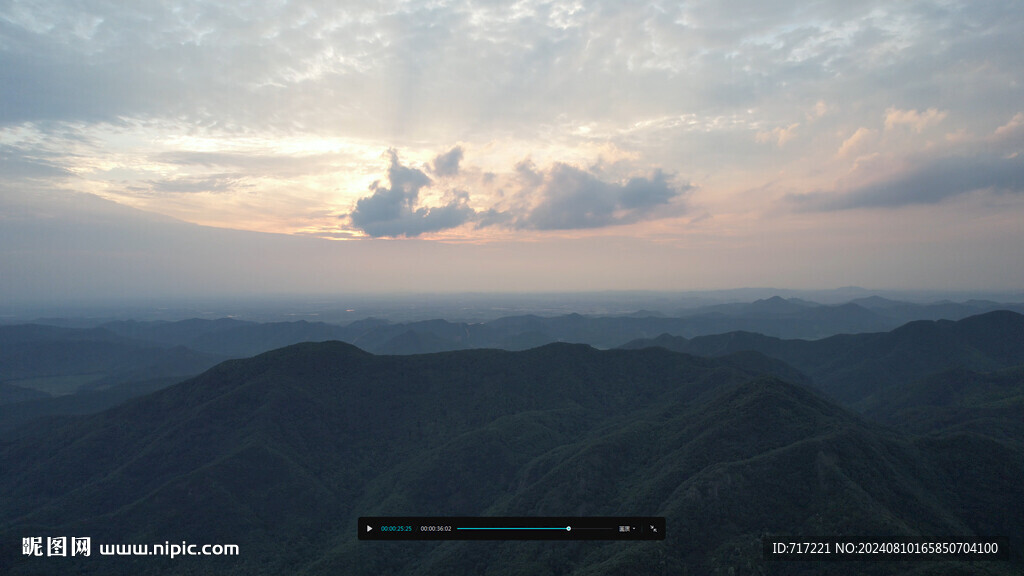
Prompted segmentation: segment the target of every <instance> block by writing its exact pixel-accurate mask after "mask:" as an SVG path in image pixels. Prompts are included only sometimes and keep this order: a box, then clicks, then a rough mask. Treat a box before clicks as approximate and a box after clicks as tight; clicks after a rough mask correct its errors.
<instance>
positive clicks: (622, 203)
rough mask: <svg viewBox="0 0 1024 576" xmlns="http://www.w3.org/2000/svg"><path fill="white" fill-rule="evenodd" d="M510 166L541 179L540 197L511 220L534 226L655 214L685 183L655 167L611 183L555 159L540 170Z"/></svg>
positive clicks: (611, 222)
mask: <svg viewBox="0 0 1024 576" xmlns="http://www.w3.org/2000/svg"><path fill="white" fill-rule="evenodd" d="M516 169H517V171H519V173H520V174H521V175H523V176H524V179H526V180H527V181H533V182H536V181H538V180H539V181H540V182H541V184H540V187H539V189H538V190H537V193H538V194H539V195H540V197H541V199H540V202H539V203H538V204H536V205H534V207H533V208H532V209H531V210H529V212H528V213H527V214H525V215H524V216H522V217H521V218H519V219H517V221H516V226H517V227H520V228H532V229H537V230H572V229H580V228H601V227H604V226H615V225H619V224H630V223H632V222H638V221H640V220H645V219H650V218H656V217H661V216H664V215H666V214H667V212H666V211H667V210H668V209H669V207H670V204H671V202H672V200H673V199H675V198H677V197H679V196H681V195H682V194H683V193H685V192H686V191H687V190H689V189H690V188H691V186H690V185H689V184H686V185H683V186H674V185H672V184H670V183H669V182H668V180H667V179H666V177H665V174H664V173H663V172H661V171H660V170H659V171H656V172H655V173H654V174H653V175H652V176H651V177H649V178H632V179H630V180H629V181H628V182H626V183H625V184H616V183H610V182H605V181H603V180H601V179H599V178H598V177H596V176H595V175H594V174H592V173H590V172H587V171H584V170H581V169H579V168H576V167H573V166H569V165H568V164H561V163H558V164H555V165H554V166H552V168H551V169H550V170H549V171H548V172H547V173H546V174H541V173H540V172H537V170H536V168H535V167H533V166H532V164H523V163H520V164H519V165H518V166H517V167H516Z"/></svg>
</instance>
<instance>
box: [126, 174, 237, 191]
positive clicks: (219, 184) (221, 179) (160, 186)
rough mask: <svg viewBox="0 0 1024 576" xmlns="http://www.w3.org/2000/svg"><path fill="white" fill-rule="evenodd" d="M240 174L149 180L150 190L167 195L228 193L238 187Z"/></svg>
mask: <svg viewBox="0 0 1024 576" xmlns="http://www.w3.org/2000/svg"><path fill="white" fill-rule="evenodd" d="M239 180H241V175H240V174H213V175H210V176H181V177H178V178H167V179H164V180H147V181H146V184H148V185H149V188H150V190H152V191H153V192H158V193H167V194H197V193H202V192H208V193H209V192H216V193H219V192H228V191H230V190H232V189H234V188H236V187H237V185H238V182H239Z"/></svg>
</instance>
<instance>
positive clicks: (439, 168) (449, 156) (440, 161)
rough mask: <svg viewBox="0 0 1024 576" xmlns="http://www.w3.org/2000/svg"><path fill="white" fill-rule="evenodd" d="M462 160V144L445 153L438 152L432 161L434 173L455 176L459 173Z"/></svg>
mask: <svg viewBox="0 0 1024 576" xmlns="http://www.w3.org/2000/svg"><path fill="white" fill-rule="evenodd" d="M461 161H462V146H456V147H454V148H452V149H451V150H449V151H447V152H445V153H444V154H438V155H437V156H436V157H435V158H434V161H433V162H432V165H433V169H434V174H437V175H438V176H454V175H456V174H458V173H459V162H461Z"/></svg>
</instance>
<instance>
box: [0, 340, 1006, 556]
mask: <svg viewBox="0 0 1024 576" xmlns="http://www.w3.org/2000/svg"><path fill="white" fill-rule="evenodd" d="M766 366H767V367H768V368H769V370H764V369H762V368H763V367H766ZM759 367H760V368H759ZM774 370H791V369H789V368H788V367H785V366H783V365H781V364H779V363H778V362H773V361H771V360H769V359H767V358H764V357H763V356H759V355H756V354H749V353H746V354H739V355H736V356H728V357H726V358H722V359H712V358H700V357H695V356H690V355H686V354H680V353H675V352H671V351H668V350H665V349H660V348H648V349H643V350H609V351H598V350H595V349H593V348H591V347H588V346H584V345H577V344H552V345H548V346H544V347H541V348H536V349H532V350H528V351H524V352H504V351H497V350H471V351H460V352H445V353H437V354H428V355H414V356H374V355H371V354H368V353H366V352H363V351H362V350H359V349H358V348H355V347H353V346H350V345H347V344H343V343H340V342H326V343H319V344H299V345H295V346H290V347H287V348H284V349H280V350H276V351H272V352H268V353H265V354H261V355H259V356H256V357H254V358H250V359H246V360H231V361H227V362H224V363H222V364H220V365H218V366H217V367H215V368H213V369H211V370H209V371H207V372H205V373H203V374H202V375H200V376H197V377H195V378H192V379H190V380H187V381H185V382H182V383H180V384H177V385H174V386H171V387H169V388H166V389H164V390H161V391H159V392H156V393H154V394H152V395H149V396H147V397H145V398H140V399H136V400H133V401H130V402H128V403H126V404H124V405H122V406H120V407H117V408H114V409H112V410H109V411H106V412H103V413H101V414H96V415H93V416H88V417H83V418H77V419H66V420H64V421H62V423H61V424H60V425H59V426H53V427H51V428H50V429H44V428H37V429H36V430H35V431H34V433H33V434H30V435H26V436H22V437H20V438H17V439H12V440H8V441H6V442H4V443H2V444H0V468H2V469H3V470H4V474H3V475H2V476H0V540H2V541H4V542H20V540H18V538H22V537H24V536H26V535H36V534H38V535H42V536H49V535H63V534H88V535H90V536H92V538H93V540H94V541H97V542H164V541H165V540H168V539H172V540H175V541H177V540H188V541H190V542H225V543H227V542H230V543H236V544H239V545H240V546H241V548H242V556H241V557H238V558H217V559H209V558H202V559H198V561H196V560H197V559H194V558H186V559H176V560H174V561H170V560H166V559H159V558H138V559H134V560H124V559H121V558H90V559H73V558H57V559H46V558H26V557H22V556H20V555H18V554H17V553H18V552H19V550H12V547H4V548H2V549H0V550H2V554H3V557H2V558H0V570H4V571H5V573H9V574H15V575H23V574H34V573H40V572H42V573H53V572H54V571H55V570H58V571H60V572H61V573H80V574H101V573H102V574H119V573H120V574H134V573H143V572H144V573H148V574H179V573H183V572H193V571H194V572H199V573H218V574H280V573H292V574H338V573H345V574H385V573H386V574H428V573H429V574H434V573H450V574H481V573H483V574H511V573H523V574H526V573H545V574H620V573H646V574H682V573H695V574H697V573H700V574H705V573H715V572H716V571H719V570H726V569H727V568H730V567H731V568H732V569H733V570H734V571H736V570H737V569H738V572H737V573H766V572H768V571H770V570H778V569H783V568H772V567H770V566H768V565H766V564H765V562H763V561H762V559H761V549H760V538H761V536H762V535H765V534H770V535H777V536H780V537H787V538H788V537H792V538H799V537H810V536H811V535H819V536H820V535H822V534H824V535H836V536H841V535H847V536H853V535H864V534H886V535H890V536H901V537H914V538H929V539H938V538H943V539H948V538H953V537H957V538H980V537H992V536H1001V537H1007V538H1011V539H1014V541H1017V542H1019V541H1021V539H1022V535H1024V510H1022V504H1021V503H1024V485H1021V484H1020V483H1019V482H1017V481H1016V479H1019V478H1020V475H1021V474H1024V464H1022V463H1024V458H1021V452H1020V450H1019V449H1018V448H1017V447H1015V446H1013V445H1011V444H1007V443H999V442H995V441H994V440H991V439H988V438H984V437H976V436H972V435H969V434H959V435H938V436H930V437H927V438H923V439H917V440H912V439H909V438H908V437H905V436H902V435H900V434H899V433H898V432H896V431H894V430H892V429H890V428H883V427H880V426H877V425H874V424H871V423H869V422H867V421H865V420H863V419H862V418H860V417H858V416H855V415H853V414H851V413H849V412H847V411H846V410H844V409H842V408H840V407H838V406H836V405H834V404H832V403H830V402H828V401H826V400H824V399H823V398H822V397H820V396H818V395H817V394H816V393H814V392H812V391H810V390H809V389H807V388H805V387H802V386H799V385H794V384H790V383H786V382H784V381H782V380H779V379H778V378H776V377H774V376H768V375H765V373H766V372H767V373H771V372H772V371H774ZM976 457H980V463H978V465H977V466H978V467H977V468H973V466H975V461H974V460H973V459H972V458H976ZM968 462H970V463H971V466H972V468H971V470H972V471H973V472H972V473H970V474H963V473H962V470H963V469H964V466H965V465H966V463H968ZM997 462H999V463H1000V465H1001V466H1002V467H1000V468H997V467H996V463H997ZM991 474H997V477H996V478H992V477H990V475H991ZM1011 480H1013V481H1011ZM986 490H988V491H990V493H989V494H988V495H987V496H985V497H984V498H982V499H981V500H980V501H979V502H978V503H977V504H976V505H971V506H967V505H965V503H968V502H972V499H973V498H977V497H980V495H983V493H984V492H985V491H986ZM992 491H994V492H992ZM997 500H998V501H1000V502H1002V505H996V501H997ZM386 514H452V515H503V514H507V515H591V514H593V515H626V514H646V515H664V516H666V517H667V518H668V526H669V532H668V539H667V540H666V541H665V542H649V543H642V544H634V543H605V544H603V543H583V542H577V543H569V544H555V543H470V542H454V543H445V544H440V545H439V544H432V543H413V544H410V545H404V544H403V545H388V544H383V545H382V543H367V542H358V541H356V539H355V534H353V533H352V529H353V527H354V526H355V521H356V518H357V517H358V516H360V515H386ZM97 560H102V561H97ZM122 560H123V561H122ZM165 560H166V561H165ZM1020 562H1021V558H1019V557H1017V558H1016V559H1015V560H1014V562H1012V563H1009V564H1000V563H996V564H992V563H988V564H986V565H984V566H974V565H968V564H955V565H954V564H927V565H924V566H925V568H927V569H928V570H930V571H931V573H935V572H936V571H938V572H941V573H949V572H948V570H950V569H953V568H955V569H958V570H961V572H960V573H964V574H982V573H986V574H987V573H995V574H1012V573H1017V572H1018V571H1019V569H1020V565H1021V564H1020ZM837 566H841V567H842V568H841V570H842V571H843V573H849V574H891V573H894V572H896V571H903V570H909V569H911V568H916V567H917V566H919V565H895V564H892V563H875V562H857V563H848V564H841V565H835V564H830V565H829V566H828V567H827V568H828V569H830V570H834V569H836V567H837ZM825 568H826V567H821V566H817V565H814V564H803V563H798V564H787V565H785V566H784V569H785V570H786V571H787V573H814V571H815V570H823V569H825ZM918 569H919V570H920V569H921V568H918Z"/></svg>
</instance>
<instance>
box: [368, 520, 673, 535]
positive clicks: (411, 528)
mask: <svg viewBox="0 0 1024 576" xmlns="http://www.w3.org/2000/svg"><path fill="white" fill-rule="evenodd" d="M356 529H357V531H358V534H359V539H360V540H664V539H665V518H664V517H660V516H585V517H578V516H544V517H538V516H502V517H496V516H487V517H483V516H366V517H361V518H359V522H358V524H357V526H356Z"/></svg>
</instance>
